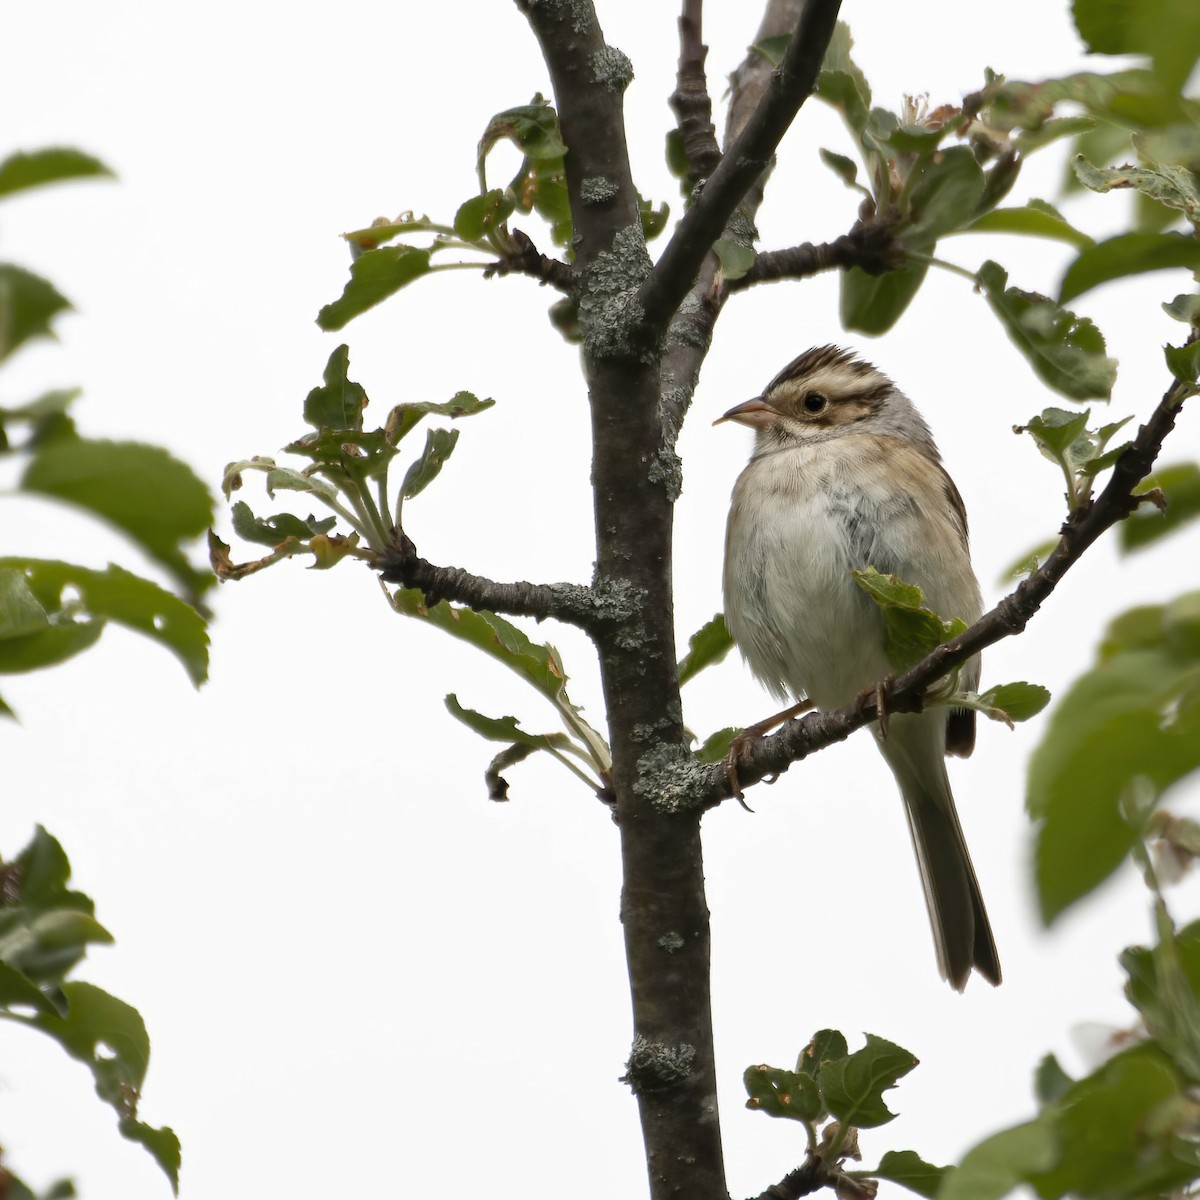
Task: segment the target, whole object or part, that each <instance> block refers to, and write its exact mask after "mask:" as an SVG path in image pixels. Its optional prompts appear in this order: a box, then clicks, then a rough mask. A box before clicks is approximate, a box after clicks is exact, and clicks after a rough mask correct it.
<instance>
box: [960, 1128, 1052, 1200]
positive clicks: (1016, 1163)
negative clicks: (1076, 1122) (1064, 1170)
mask: <svg viewBox="0 0 1200 1200" xmlns="http://www.w3.org/2000/svg"><path fill="white" fill-rule="evenodd" d="M1058 1160H1059V1147H1058V1139H1057V1137H1056V1135H1055V1130H1054V1124H1053V1121H1052V1120H1051V1119H1050V1118H1049V1117H1039V1118H1038V1119H1037V1120H1035V1121H1029V1122H1027V1123H1026V1124H1024V1125H1017V1126H1016V1127H1015V1128H1013V1129H1005V1130H1003V1131H1002V1132H1001V1133H997V1134H993V1135H992V1136H991V1137H989V1138H987V1139H985V1140H984V1141H982V1142H980V1143H979V1144H978V1145H977V1146H975V1147H973V1148H972V1149H971V1150H969V1151H967V1154H966V1156H965V1157H964V1158H963V1160H962V1163H961V1164H960V1165H959V1166H957V1167H956V1168H955V1169H954V1170H953V1171H951V1172H950V1174H949V1175H948V1176H947V1178H946V1181H945V1183H944V1184H943V1185H942V1189H941V1191H940V1192H939V1193H938V1200H1001V1198H1002V1197H1004V1196H1007V1195H1008V1194H1009V1192H1011V1191H1013V1190H1014V1189H1016V1188H1018V1187H1020V1186H1021V1184H1022V1183H1024V1182H1025V1180H1027V1179H1028V1178H1029V1177H1030V1176H1031V1175H1033V1174H1034V1173H1035V1172H1040V1171H1047V1170H1049V1169H1050V1168H1051V1167H1053V1166H1054V1164H1055V1163H1057V1162H1058ZM1048 1194H1049V1193H1047V1195H1048Z"/></svg>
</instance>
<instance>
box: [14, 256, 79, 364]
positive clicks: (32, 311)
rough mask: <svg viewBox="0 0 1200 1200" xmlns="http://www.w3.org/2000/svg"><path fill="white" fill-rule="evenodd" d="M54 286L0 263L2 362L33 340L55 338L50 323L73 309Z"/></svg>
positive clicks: (30, 273) (29, 272) (24, 271)
mask: <svg viewBox="0 0 1200 1200" xmlns="http://www.w3.org/2000/svg"><path fill="white" fill-rule="evenodd" d="M70 307H71V305H70V302H69V301H68V300H67V298H66V297H65V296H64V295H62V293H61V292H59V290H58V289H57V288H56V287H55V286H54V284H52V283H50V282H48V281H47V280H45V279H43V278H42V277H41V276H40V275H34V274H33V273H32V272H31V271H26V270H25V269H24V268H23V267H17V266H13V264H12V263H0V362H3V361H4V360H5V359H6V358H8V356H9V355H10V354H12V352H13V351H14V350H16V349H17V348H18V347H19V346H22V345H24V344H25V343H26V342H27V341H29V340H30V338H37V337H53V336H54V331H53V330H52V329H51V327H50V326H51V322H52V321H53V320H54V318H55V317H56V316H58V314H59V313H61V312H63V311H64V310H65V309H68V308H70Z"/></svg>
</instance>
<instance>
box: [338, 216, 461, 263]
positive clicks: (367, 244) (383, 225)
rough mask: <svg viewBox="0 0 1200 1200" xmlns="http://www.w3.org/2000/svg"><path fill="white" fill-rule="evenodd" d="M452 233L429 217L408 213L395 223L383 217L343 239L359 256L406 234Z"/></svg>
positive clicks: (435, 244) (345, 234) (352, 251)
mask: <svg viewBox="0 0 1200 1200" xmlns="http://www.w3.org/2000/svg"><path fill="white" fill-rule="evenodd" d="M452 232H453V230H451V229H449V228H448V227H447V226H445V225H440V224H438V222H437V221H431V220H430V219H429V218H428V217H418V216H416V215H414V214H413V213H411V212H406V213H401V214H400V216H399V217H397V218H396V220H394V221H388V220H385V219H384V218H382V217H381V218H380V219H379V220H378V221H376V222H375V223H374V224H372V225H368V226H367V227H366V228H365V229H352V230H351V231H350V232H349V233H343V234H342V237H343V238H345V239H346V241H347V242H349V243H350V252H351V254H352V255H355V256H357V254H358V253H361V252H362V251H364V250H378V249H379V247H380V246H383V245H385V244H386V243H387V242H390V241H393V240H394V239H396V238H398V237H400V236H402V235H403V234H406V233H432V234H433V235H434V236H435V238H436V237H438V236H439V235H441V236H443V237H444V236H445V235H446V234H448V233H452ZM436 246H437V242H436V241H435V243H434V247H435V248H436Z"/></svg>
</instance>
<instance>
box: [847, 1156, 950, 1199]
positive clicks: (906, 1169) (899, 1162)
mask: <svg viewBox="0 0 1200 1200" xmlns="http://www.w3.org/2000/svg"><path fill="white" fill-rule="evenodd" d="M854 1174H855V1175H865V1176H867V1177H868V1178H870V1179H887V1180H890V1181H891V1182H892V1183H898V1184H899V1185H900V1186H901V1187H905V1188H908V1190H909V1191H910V1192H916V1193H917V1195H918V1196H924V1197H925V1198H926V1200H934V1197H935V1196H937V1194H938V1189H939V1188H940V1187H941V1186H942V1181H943V1180H944V1179H945V1178H946V1176H947V1175H949V1174H950V1168H949V1167H935V1166H934V1165H933V1164H932V1163H927V1162H926V1161H925V1160H924V1159H923V1158H922V1157H921V1156H920V1155H919V1154H917V1153H916V1151H914V1150H889V1151H888V1152H887V1153H886V1154H885V1155H884V1156H883V1157H882V1158H881V1159H880V1160H879V1166H878V1167H876V1168H875V1170H874V1171H861V1172H860V1171H855V1172H854Z"/></svg>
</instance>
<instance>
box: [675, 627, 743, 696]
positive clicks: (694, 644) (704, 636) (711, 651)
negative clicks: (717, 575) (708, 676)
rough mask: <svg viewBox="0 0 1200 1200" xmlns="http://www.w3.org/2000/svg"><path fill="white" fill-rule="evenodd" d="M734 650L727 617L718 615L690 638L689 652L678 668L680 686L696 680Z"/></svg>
mask: <svg viewBox="0 0 1200 1200" xmlns="http://www.w3.org/2000/svg"><path fill="white" fill-rule="evenodd" d="M732 649H733V638H732V637H730V636H729V630H728V629H727V628H726V626H725V616H724V614H723V613H717V615H716V616H715V617H713V619H712V620H711V621H706V622H705V623H704V624H703V625H701V626H700V628H699V629H697V630H696V632H695V633H693V634H692V636H691V637H690V638H688V652H687V654H685V655H684V656H683V658H682V659H680V661H679V666H678V674H679V684H680V686H681V687H682V686H683V685H684V684H685V683H687V681H688V680H689V679H694V678H695V677H696V676H697V675H699V674H700V672H701V671H703V670H704V669H705V667H711V666H712V665H713V664H714V663H719V662H721V661H722V660H723V659H724V657H725V655H727V654H728V653H729V651H730V650H732Z"/></svg>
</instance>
